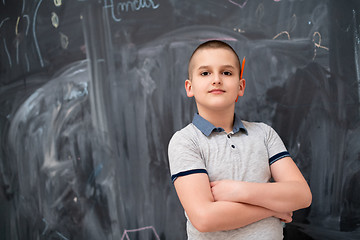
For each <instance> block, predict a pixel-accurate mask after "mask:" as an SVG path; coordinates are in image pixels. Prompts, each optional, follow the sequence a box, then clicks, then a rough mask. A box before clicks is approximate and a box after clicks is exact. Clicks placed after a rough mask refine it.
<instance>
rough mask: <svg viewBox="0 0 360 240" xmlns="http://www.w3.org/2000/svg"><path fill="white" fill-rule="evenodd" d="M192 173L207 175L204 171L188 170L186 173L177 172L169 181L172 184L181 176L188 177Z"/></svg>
mask: <svg viewBox="0 0 360 240" xmlns="http://www.w3.org/2000/svg"><path fill="white" fill-rule="evenodd" d="M194 173H206V174H208V173H207V171H206V170H205V169H193V170H188V171H184V172H179V173H177V174H174V175H172V176H171V180H172V182H174V181H175V180H176V179H177V178H178V177H182V176H186V175H190V174H194Z"/></svg>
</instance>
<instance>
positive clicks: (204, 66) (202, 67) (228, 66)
mask: <svg viewBox="0 0 360 240" xmlns="http://www.w3.org/2000/svg"><path fill="white" fill-rule="evenodd" d="M209 67H211V66H208V65H202V66H200V67H198V68H197V69H199V70H200V69H207V68H209ZM220 67H222V68H234V69H236V67H234V66H233V65H230V64H226V65H221V66H220Z"/></svg>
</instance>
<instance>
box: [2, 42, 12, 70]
mask: <svg viewBox="0 0 360 240" xmlns="http://www.w3.org/2000/svg"><path fill="white" fill-rule="evenodd" d="M3 40H4V48H5V52H6V55H7V56H8V60H9V65H10V67H12V61H11V57H10V53H9V49H8V48H7V45H6V41H5V38H3Z"/></svg>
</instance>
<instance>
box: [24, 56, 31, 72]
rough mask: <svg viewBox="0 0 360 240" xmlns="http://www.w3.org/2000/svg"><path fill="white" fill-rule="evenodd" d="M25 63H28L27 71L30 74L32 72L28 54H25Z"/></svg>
mask: <svg viewBox="0 0 360 240" xmlns="http://www.w3.org/2000/svg"><path fill="white" fill-rule="evenodd" d="M25 62H26V70H27V71H28V72H29V71H30V63H29V58H28V56H27V53H25Z"/></svg>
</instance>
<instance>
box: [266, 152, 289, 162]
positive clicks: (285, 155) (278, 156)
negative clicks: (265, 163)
mask: <svg viewBox="0 0 360 240" xmlns="http://www.w3.org/2000/svg"><path fill="white" fill-rule="evenodd" d="M284 157H290V153H289V152H287V151H285V152H281V153H278V154H276V155H274V156H272V157H271V158H270V159H269V165H271V164H273V163H274V162H276V161H277V160H280V159H282V158H284Z"/></svg>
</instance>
